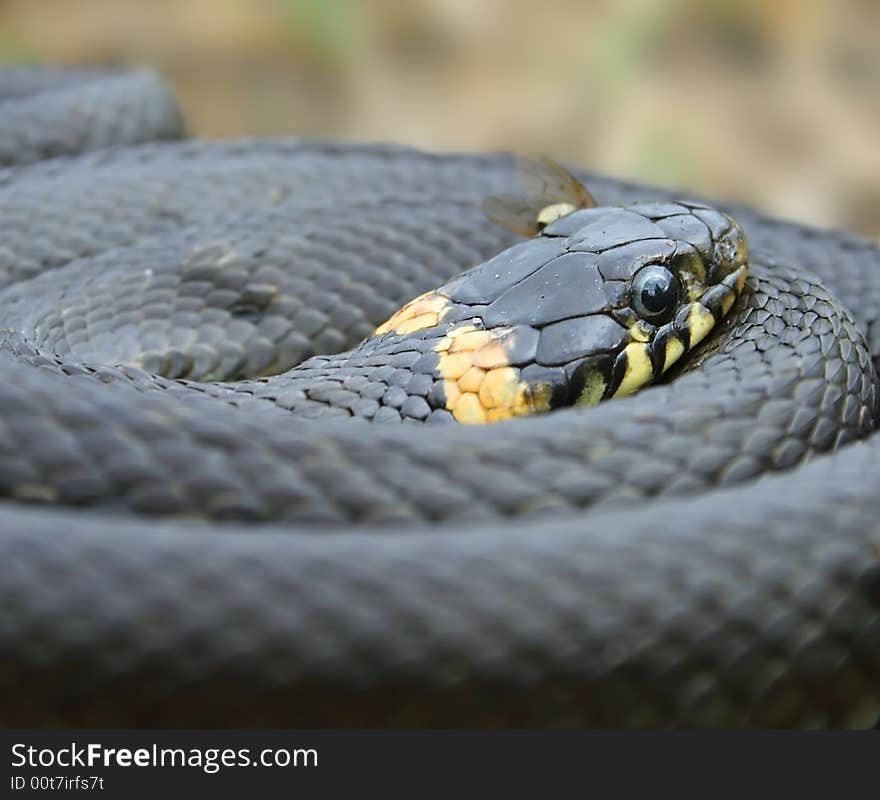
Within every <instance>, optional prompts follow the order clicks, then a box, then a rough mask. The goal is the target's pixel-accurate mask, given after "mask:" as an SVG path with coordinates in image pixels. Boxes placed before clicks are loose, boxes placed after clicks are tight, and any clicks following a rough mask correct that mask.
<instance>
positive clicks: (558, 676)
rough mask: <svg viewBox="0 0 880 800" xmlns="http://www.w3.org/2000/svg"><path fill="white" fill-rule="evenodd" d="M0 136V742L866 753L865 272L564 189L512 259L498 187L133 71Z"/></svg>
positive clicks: (871, 564)
mask: <svg viewBox="0 0 880 800" xmlns="http://www.w3.org/2000/svg"><path fill="white" fill-rule="evenodd" d="M0 111H2V115H0V165H2V168H0V286H2V288H0V370H2V376H3V380H2V381H0V409H2V413H0V564H2V565H3V568H2V570H0V602H2V608H3V611H4V613H3V614H2V616H0V661H2V665H3V668H2V670H0V699H2V701H0V709H2V712H0V721H2V724H3V725H4V726H7V727H53V726H54V727H84V726H88V727H203V728H204V727H239V728H241V727H276V728H277V727H283V728H325V727H328V728H335V727H349V728H364V727H367V728H387V727H409V728H419V727H420V728H427V727H431V728H440V727H470V728H535V727H553V728H559V727H576V728H585V727H590V728H658V727H680V728H681V727H690V728H710V727H764V728H794V727H806V728H870V727H872V726H874V725H875V724H876V723H877V720H878V718H880V564H878V558H880V531H878V523H877V517H878V514H877V511H878V500H877V497H878V490H880V471H878V469H877V461H878V459H880V450H878V448H880V444H878V442H880V439H878V437H877V436H876V435H873V431H874V428H875V426H876V424H877V419H878V393H877V373H876V364H877V358H878V356H880V342H878V328H877V325H876V322H875V321H876V319H877V317H878V308H880V271H878V270H880V251H878V249H877V248H876V247H875V246H873V245H872V244H871V243H869V242H867V241H865V240H863V239H860V238H858V237H856V236H853V235H851V234H848V233H845V232H842V231H834V230H820V229H816V228H813V227H808V226H805V225H801V224H796V223H791V222H784V221H780V220H777V219H774V218H771V217H768V216H766V215H764V214H762V213H760V212H757V211H754V210H752V209H751V208H748V207H745V206H742V205H739V204H735V203H725V202H715V201H711V202H707V201H706V200H705V199H703V198H701V197H697V196H692V195H690V194H682V193H681V192H670V191H668V190H666V189H660V188H657V187H651V186H645V185H641V184H636V183H630V182H626V181H621V180H617V179H611V178H607V177H604V176H601V175H598V174H592V173H587V172H584V171H580V170H578V171H576V176H577V179H578V180H579V181H581V182H582V184H583V186H585V187H588V188H589V192H590V193H591V194H592V196H593V197H595V199H596V200H595V205H594V206H593V207H589V208H588V207H585V208H580V209H564V211H565V212H566V213H558V214H557V213H553V214H550V216H549V218H547V219H544V220H543V221H542V226H541V227H542V229H541V230H540V231H538V232H537V234H536V235H535V236H533V237H531V238H523V237H521V236H517V235H515V234H514V233H512V232H511V231H509V230H505V229H504V228H502V227H499V226H498V225H494V224H492V222H490V221H489V220H487V218H486V216H485V215H484V214H483V213H482V211H481V206H482V205H483V204H484V203H485V200H486V198H487V197H493V196H503V195H505V194H509V193H511V192H516V191H517V182H516V162H515V160H514V159H513V158H512V157H510V156H509V155H506V154H501V153H499V154H494V153H490V154H462V153H459V154H430V153H425V152H421V151H418V150H414V149H411V148H408V147H404V146H401V145H386V144H357V143H342V142H332V141H314V140H302V139H260V140H258V139H241V140H230V141H207V140H199V139H189V138H186V135H185V125H184V122H183V115H182V114H181V112H180V110H179V108H178V106H177V104H176V101H175V99H174V97H173V94H172V93H171V91H170V90H169V89H168V88H167V87H166V86H165V84H164V83H163V82H162V80H161V79H160V78H159V77H157V76H156V75H155V74H153V73H152V72H150V71H148V70H122V69H104V68H96V69H88V68H52V67H21V68H18V67H8V68H4V69H3V70H2V71H0ZM722 157H723V154H719V158H722ZM568 212H570V213H568Z"/></svg>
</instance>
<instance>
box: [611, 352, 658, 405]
mask: <svg viewBox="0 0 880 800" xmlns="http://www.w3.org/2000/svg"><path fill="white" fill-rule="evenodd" d="M623 352H624V354H625V355H626V371H625V372H624V373H623V379H622V380H621V381H620V386H618V387H617V391H615V392H614V396H615V397H623V396H624V395H627V394H632V393H633V392H634V391H635V390H636V389H638V388H640V387H641V386H644V385H645V384H646V383H647V382H648V381H649V380H651V378H652V377H653V376H654V370H653V369H652V367H651V358H650V356H649V352H650V350H649V348H648V345H646V344H643V343H642V342H630V343H629V344H628V345H627V346H626V347H624V348H623Z"/></svg>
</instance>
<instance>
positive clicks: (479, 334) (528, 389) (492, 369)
mask: <svg viewBox="0 0 880 800" xmlns="http://www.w3.org/2000/svg"><path fill="white" fill-rule="evenodd" d="M508 333H509V329H499V330H497V331H495V330H493V331H485V330H478V329H476V328H475V327H474V326H473V325H470V324H465V325H461V326H459V327H457V328H454V329H453V330H451V331H449V332H447V334H446V335H445V336H444V337H443V338H442V339H441V340H440V341H439V342H438V343H437V344H436V345H435V346H434V351H435V352H436V353H437V357H438V370H439V372H440V375H441V376H442V378H443V389H444V395H445V398H446V409H447V410H448V411H451V412H452V416H453V417H454V418H455V419H456V420H457V421H458V422H462V423H465V424H481V423H485V422H496V421H498V420H502V419H509V418H511V417H521V416H526V415H529V414H534V413H537V412H539V411H548V410H549V409H550V396H551V389H550V387H549V386H544V385H538V386H533V385H530V384H528V383H527V382H526V381H523V380H521V379H520V372H521V371H520V369H519V368H518V367H512V366H510V364H509V359H508V358H507V353H506V350H505V339H504V336H505V335H506V334H508ZM513 343H514V340H513V338H510V339H509V345H510V346H512V345H513Z"/></svg>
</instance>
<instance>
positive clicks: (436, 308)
mask: <svg viewBox="0 0 880 800" xmlns="http://www.w3.org/2000/svg"><path fill="white" fill-rule="evenodd" d="M451 307H452V306H451V303H450V302H449V298H447V297H444V296H443V295H441V294H437V292H436V291H430V292H425V293H424V294H421V295H419V296H418V297H416V298H415V299H414V300H410V301H409V302H408V303H407V304H406V305H404V306H402V307H401V308H399V309H398V310H397V311H395V312H394V313H393V314H392V315H391V316H390V317H389V318H388V319H387V320H385V322H383V323H382V324H381V325H380V326H379V327H378V328H376V330H374V331H373V335H374V336H381V335H382V334H383V333H389V332H390V331H394V332H395V333H400V334H405V333H412V332H413V331H418V330H422V329H423V328H433V327H434V326H436V325H439V324H440V322H442V321H443V314H444V312H445V311H447V310H448V309H449V308H451Z"/></svg>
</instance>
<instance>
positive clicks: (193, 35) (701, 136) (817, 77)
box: [0, 0, 880, 240]
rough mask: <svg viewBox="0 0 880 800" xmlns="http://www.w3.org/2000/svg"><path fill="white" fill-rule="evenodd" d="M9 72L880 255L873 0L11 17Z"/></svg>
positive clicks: (235, 4) (211, 0)
mask: <svg viewBox="0 0 880 800" xmlns="http://www.w3.org/2000/svg"><path fill="white" fill-rule="evenodd" d="M0 60H2V61H7V62H22V61H38V62H51V63H70V64H78V63H94V62H100V63H126V64H129V63H135V64H147V65H151V66H154V67H156V68H158V69H159V70H160V71H161V72H162V73H163V74H164V75H165V76H166V78H167V79H168V80H169V81H170V82H171V83H172V84H173V86H174V88H175V90H176V92H177V93H178V96H179V98H180V100H181V104H182V106H183V108H184V111H185V113H186V114H187V117H188V120H189V124H190V130H191V132H192V133H193V134H194V135H198V136H203V137H228V136H239V135H293V134H295V135H305V136H323V137H334V138H345V139H360V140H393V141H399V142H406V143H410V144H413V145H417V146H420V147H423V148H428V149H432V150H498V149H502V150H515V151H520V152H526V153H542V154H546V155H550V156H552V157H554V158H556V159H557V160H560V161H567V162H569V163H573V164H578V165H581V166H584V167H588V168H592V169H596V170H599V171H602V172H605V173H609V174H613V175H618V176H624V177H627V178H633V179H639V180H644V181H649V182H655V183H660V184H664V185H670V186H676V187H687V188H691V189H694V190H697V191H699V192H702V193H704V194H709V195H715V196H724V197H727V198H732V199H738V200H743V201H746V202H749V203H752V204H754V205H757V206H759V207H762V208H764V209H766V210H768V211H771V212H773V213H775V214H778V215H781V216H784V217H788V218H794V219H800V220H803V221H805V222H812V223H816V224H820V225H823V226H840V227H845V228H849V229H850V230H853V231H857V232H859V233H862V234H865V235H867V236H870V237H871V238H872V239H875V240H877V239H880V2H877V0H837V1H836V2H835V0H773V2H766V0H742V1H741V2H733V1H728V0H702V1H700V2H698V1H697V0H581V1H580V2H578V1H577V0H541V2H537V3H536V2H534V0H360V1H358V0H0Z"/></svg>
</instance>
